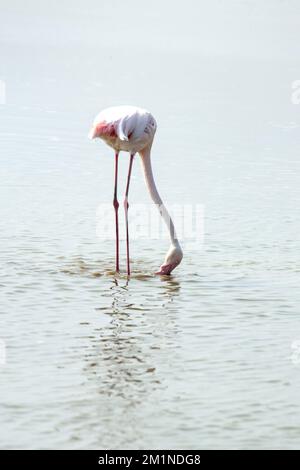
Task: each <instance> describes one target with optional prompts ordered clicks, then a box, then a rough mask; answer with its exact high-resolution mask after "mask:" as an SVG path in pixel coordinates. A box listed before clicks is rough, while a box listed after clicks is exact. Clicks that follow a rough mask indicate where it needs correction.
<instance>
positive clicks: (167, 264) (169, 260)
mask: <svg viewBox="0 0 300 470" xmlns="http://www.w3.org/2000/svg"><path fill="white" fill-rule="evenodd" d="M182 258H183V253H182V249H181V248H180V247H179V246H178V247H177V246H173V245H171V247H170V249H169V251H168V253H167V254H166V257H165V261H164V263H163V264H162V265H161V267H160V268H159V271H157V273H155V274H161V275H170V274H171V272H172V271H173V269H175V268H176V267H177V266H178V265H179V264H180V263H181V260H182Z"/></svg>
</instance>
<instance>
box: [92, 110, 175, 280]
mask: <svg viewBox="0 0 300 470" xmlns="http://www.w3.org/2000/svg"><path fill="white" fill-rule="evenodd" d="M156 127H157V126H156V122H155V119H154V117H153V116H152V114H150V113H149V112H148V111H146V110H145V109H141V108H136V107H134V106H115V107H111V108H107V109H105V110H104V111H101V112H100V113H99V114H98V115H97V116H96V118H95V120H94V124H93V127H92V129H91V131H90V134H89V137H90V138H91V139H95V138H100V139H102V140H104V142H106V143H107V144H108V145H109V146H110V147H112V148H113V149H114V150H115V188H114V199H113V206H114V209H115V223H116V271H117V272H119V222H118V209H119V202H118V197H117V189H118V158H119V152H120V151H125V152H129V153H130V161H129V170H128V176H127V184H126V191H125V199H124V209H125V222H126V248H127V274H128V276H129V275H130V261H129V229H128V207H129V204H128V192H129V184H130V176H131V171H132V164H133V159H134V156H135V154H136V153H137V152H138V153H139V154H140V156H141V161H142V167H143V172H144V177H145V182H146V185H147V188H148V190H149V193H150V196H151V198H152V200H153V202H154V203H155V204H156V205H157V207H158V209H159V212H160V214H161V216H162V217H163V220H164V221H165V223H166V225H167V227H168V230H169V234H170V239H171V246H170V248H169V250H168V252H167V254H166V257H165V260H164V263H163V264H162V265H161V267H160V269H159V271H158V272H157V273H156V274H170V273H171V272H172V271H173V269H175V268H176V266H178V265H179V263H180V262H181V260H182V256H183V254H182V249H181V247H180V244H179V242H178V239H177V236H176V232H175V228H174V224H173V221H172V219H171V217H170V215H169V213H168V211H167V209H166V208H165V206H164V205H163V202H162V199H161V197H160V195H159V193H158V191H157V188H156V185H155V182H154V178H153V173H152V167H151V158H150V153H151V147H152V142H153V138H154V135H155V131H156Z"/></svg>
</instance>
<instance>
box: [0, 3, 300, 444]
mask: <svg viewBox="0 0 300 470" xmlns="http://www.w3.org/2000/svg"><path fill="white" fill-rule="evenodd" d="M129 3H130V5H129V4H128V3H127V2H126V5H127V6H126V8H124V6H121V3H118V2H112V3H111V4H109V5H108V4H106V6H105V7H103V8H102V7H101V10H100V8H99V7H98V6H97V4H96V3H95V4H94V8H93V9H91V10H90V11H86V10H85V9H84V7H83V4H81V2H76V6H74V5H73V4H72V7H73V6H74V8H72V10H70V9H69V6H70V3H68V2H61V3H60V4H59V7H58V6H57V7H52V6H51V8H50V7H49V8H48V10H45V9H44V8H45V6H43V9H41V7H40V6H39V3H37V2H35V1H33V0H32V1H30V2H26V5H27V6H26V10H24V11H22V8H23V7H22V5H21V4H19V3H18V2H9V3H8V2H7V3H6V5H5V6H3V14H2V15H1V20H0V21H1V33H0V37H1V45H0V53H1V64H0V79H1V80H3V81H5V84H6V103H5V104H2V105H0V121H1V126H0V139H1V156H0V158H1V166H0V168H1V176H2V178H1V181H2V183H1V185H0V193H1V194H0V197H1V201H2V204H1V216H0V224H1V253H0V265H1V279H0V285H1V298H2V302H1V316H0V321H1V333H0V338H1V340H2V344H5V345H6V364H5V365H4V364H2V365H1V366H0V373H1V402H0V408H1V422H2V426H1V431H0V442H1V448H4V449H13V448H25V449H30V448H39V449H43V448H51V449H52V448H68V449H82V448H89V449H96V448H97V449H110V448H123V449H133V448H139V449H144V448H157V449H159V448H175V449H176V448H187V449H196V448H208V449H212V448H258V449H259V448H285V449H288V448H299V439H300V415H299V412H300V405H299V387H300V378H299V371H300V369H299V367H300V365H299V364H298V362H299V357H298V352H297V349H293V348H292V345H293V342H295V341H300V336H299V331H298V330H299V329H298V324H299V322H298V316H299V308H298V306H299V300H300V299H299V297H300V294H299V288H298V285H299V272H300V259H299V229H300V218H299V211H298V209H297V208H298V207H299V202H300V201H299V200H300V190H299V187H300V186H299V170H300V168H299V166H300V164H299V155H298V153H299V152H298V149H299V126H300V122H299V110H300V107H299V106H297V105H295V104H292V102H291V96H290V95H291V83H292V82H293V81H294V80H296V79H297V78H299V73H298V72H299V67H298V62H297V60H296V59H295V57H296V55H295V54H294V52H295V51H296V47H297V44H299V33H298V31H299V27H298V25H297V21H298V20H297V19H296V18H297V16H296V15H295V13H297V8H298V9H299V7H297V5H296V3H294V2H287V3H286V5H284V6H283V5H282V3H281V2H272V8H271V12H270V14H267V12H266V11H264V10H261V5H260V4H259V3H258V2H253V5H252V7H251V5H249V4H248V3H247V2H234V1H232V2H230V7H228V2H226V8H225V3H222V2H209V5H210V6H209V5H208V2H207V4H206V6H205V8H204V7H203V8H204V9H203V10H201V11H200V10H199V8H200V7H199V6H198V3H197V2H192V1H190V2H189V3H190V5H189V8H187V9H186V11H180V9H179V8H177V7H176V8H174V9H173V10H172V15H171V16H172V19H173V21H168V18H169V15H170V14H171V13H170V11H171V10H168V8H167V6H168V7H169V9H170V8H171V3H170V2H166V5H167V6H164V7H163V8H164V9H163V10H159V9H158V8H156V7H157V5H156V2H154V5H153V6H152V7H151V10H144V9H141V7H140V6H139V3H138V2H134V1H131V2H129ZM266 3H267V2H266ZM117 4H118V6H119V8H120V10H119V11H118V13H116V5H117ZM122 5H123V3H122ZM124 5H125V4H124ZM258 6H259V7H258ZM269 6H270V5H269ZM1 8H2V7H1ZM127 8H128V9H127ZM130 8H134V9H133V10H130ZM216 8H217V10H215V9H216ZM219 8H220V13H221V16H220V18H219V17H218V16H217V15H216V14H215V11H219V10H218V9H219ZM283 8H284V9H283ZM132 11H133V12H134V13H132ZM298 13H299V12H298ZM113 15H114V16H113ZM134 15H135V16H134ZM147 15H148V16H147ZM224 15H225V16H224ZM112 17H114V26H113V25H112V23H111V18H112ZM140 18H141V19H142V20H144V19H145V18H148V21H149V22H148V23H147V25H146V26H145V25H143V21H142V20H141V21H140V22H138V21H137V19H140ZM222 18H224V22H223V21H222ZM225 20H226V21H225ZM279 20H280V21H281V31H283V33H282V35H279V33H278V29H277V27H276V24H277V22H278V21H279ZM214 21H216V22H217V25H219V27H220V28H221V30H220V32H219V35H216V33H215V32H214V31H215V30H214V29H213V28H212V25H213V24H214ZM253 25H254V26H255V27H256V29H255V30H252V29H251V27H252V26H253ZM282 25H283V26H282ZM145 28H146V29H145ZM222 28H223V29H222ZM147 32H148V34H147ZM297 35H298V36H297ZM221 37H222V38H223V39H222V40H221V39H220V38H221ZM296 37H298V42H297V41H294V39H295V38H296ZM137 38H138V39H137ZM237 38H240V39H242V40H244V42H243V41H242V40H241V41H238V40H237ZM271 39H272V40H271ZM252 40H253V41H252ZM273 40H274V41H275V40H276V41H277V43H276V44H277V47H276V48H274V47H273V46H274V45H273ZM258 45H259V47H258ZM123 103H130V104H137V105H140V106H144V107H147V108H149V109H150V110H151V111H152V112H153V114H154V115H155V117H156V118H157V121H158V125H159V129H158V132H157V136H156V140H155V144H154V148H153V166H154V173H155V175H156V180H157V184H158V188H159V189H160V191H161V195H162V197H163V199H164V201H165V202H166V204H167V206H172V205H173V204H192V205H193V207H194V205H195V204H202V205H203V206H204V207H205V219H204V224H205V239H204V243H203V244H201V243H191V242H190V241H189V242H188V241H185V240H183V249H184V253H185V257H184V261H183V263H182V265H181V266H180V267H179V268H178V269H177V270H176V271H174V275H173V276H172V277H170V278H161V277H157V276H155V275H154V274H153V273H154V271H155V270H156V269H157V268H158V267H159V265H160V264H161V262H162V261H163V256H164V253H165V251H166V250H167V247H168V242H167V240H166V239H160V240H147V239H139V240H134V241H133V243H132V249H131V255H132V268H133V275H132V277H131V279H130V280H129V281H128V280H127V278H126V275H125V274H124V272H122V273H121V275H120V276H115V275H114V271H113V268H114V245H113V240H102V239H99V237H97V234H96V228H97V226H98V227H99V226H100V227H101V220H100V221H99V219H97V217H96V211H97V208H98V206H99V204H101V203H109V204H111V200H112V190H113V155H112V154H111V150H110V149H109V148H106V147H105V146H104V145H102V144H100V143H98V142H97V143H91V142H89V141H88V140H87V138H86V136H87V132H88V130H89V127H90V123H91V122H92V120H93V117H94V115H95V114H96V113H97V112H98V111H99V110H100V109H102V108H104V107H106V106H109V105H114V104H123ZM127 164H128V159H127V157H126V155H124V156H122V160H121V170H120V173H121V175H122V177H121V180H122V190H123V189H124V184H125V172H126V169H127ZM179 175H180V177H179ZM121 194H122V192H120V199H121V198H122V196H121ZM130 202H131V203H132V204H133V203H135V202H139V203H140V202H145V203H146V202H147V203H148V202H149V197H148V195H147V193H146V190H145V187H144V183H143V180H142V175H141V170H140V166H139V163H138V160H137V161H136V162H135V163H134V169H133V179H132V185H131V188H130ZM121 214H122V213H121ZM175 222H177V225H178V222H179V221H178V220H177V221H176V220H175ZM99 224H100V225H99ZM121 253H122V257H121V263H122V268H123V271H124V269H125V258H124V253H125V250H124V242H122V244H121ZM3 342H4V343H3Z"/></svg>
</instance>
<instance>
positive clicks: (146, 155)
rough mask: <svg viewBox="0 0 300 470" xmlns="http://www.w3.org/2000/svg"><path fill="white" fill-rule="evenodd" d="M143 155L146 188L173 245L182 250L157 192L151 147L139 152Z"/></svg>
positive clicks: (169, 217)
mask: <svg viewBox="0 0 300 470" xmlns="http://www.w3.org/2000/svg"><path fill="white" fill-rule="evenodd" d="M139 153H140V155H141V160H142V168H143V173H144V178H145V182H146V186H147V188H148V191H149V193H150V196H151V199H152V200H153V202H154V204H155V205H156V206H157V208H158V210H159V212H160V215H161V216H162V218H163V220H164V222H165V224H166V226H167V228H168V231H169V236H170V240H171V244H172V245H173V246H174V247H176V248H180V244H179V241H178V239H177V235H176V231H175V227H174V223H173V220H172V218H171V216H170V214H169V213H168V211H167V209H166V207H165V205H164V203H163V201H162V199H161V197H160V195H159V192H158V190H157V187H156V184H155V181H154V177H153V172H152V165H151V145H150V146H149V147H146V149H143V150H142V151H141V152H139Z"/></svg>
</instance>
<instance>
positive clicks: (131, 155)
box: [124, 153, 134, 276]
mask: <svg viewBox="0 0 300 470" xmlns="http://www.w3.org/2000/svg"><path fill="white" fill-rule="evenodd" d="M133 158H134V153H132V154H130V162H129V169H128V176H127V184H126V191H125V199H124V210H125V224H126V253H127V275H128V276H130V260H129V230H128V208H129V204H128V192H129V184H130V177H131V170H132V164H133Z"/></svg>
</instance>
